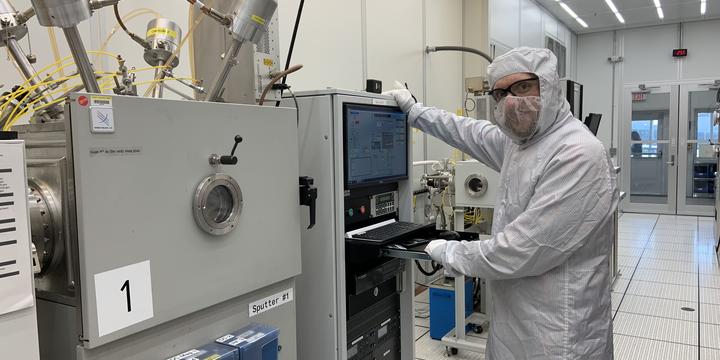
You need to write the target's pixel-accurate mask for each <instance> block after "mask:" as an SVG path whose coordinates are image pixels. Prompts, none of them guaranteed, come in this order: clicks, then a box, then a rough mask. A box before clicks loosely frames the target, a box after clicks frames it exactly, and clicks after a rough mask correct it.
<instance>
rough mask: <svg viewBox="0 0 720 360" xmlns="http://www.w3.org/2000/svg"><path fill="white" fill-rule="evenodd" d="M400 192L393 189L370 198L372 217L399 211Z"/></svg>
mask: <svg viewBox="0 0 720 360" xmlns="http://www.w3.org/2000/svg"><path fill="white" fill-rule="evenodd" d="M397 198H398V192H397V191H391V192H387V193H384V194H378V195H373V196H372V197H371V198H370V209H371V211H370V215H371V216H372V217H377V216H383V215H387V214H392V213H395V212H396V211H397V206H398V205H397V204H398V201H397Z"/></svg>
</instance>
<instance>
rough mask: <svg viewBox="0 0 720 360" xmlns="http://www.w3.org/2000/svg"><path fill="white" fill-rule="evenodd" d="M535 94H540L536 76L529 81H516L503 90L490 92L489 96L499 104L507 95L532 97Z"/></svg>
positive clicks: (538, 81)
mask: <svg viewBox="0 0 720 360" xmlns="http://www.w3.org/2000/svg"><path fill="white" fill-rule="evenodd" d="M537 94H540V80H539V78H538V77H537V76H534V77H532V78H530V79H525V80H520V81H516V82H514V83H512V84H510V86H508V87H506V88H504V89H493V90H490V95H491V96H492V97H493V99H495V101H496V102H499V101H500V100H502V99H504V98H505V97H506V96H508V95H513V96H532V95H537Z"/></svg>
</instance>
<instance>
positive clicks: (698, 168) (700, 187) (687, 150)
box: [677, 84, 718, 216]
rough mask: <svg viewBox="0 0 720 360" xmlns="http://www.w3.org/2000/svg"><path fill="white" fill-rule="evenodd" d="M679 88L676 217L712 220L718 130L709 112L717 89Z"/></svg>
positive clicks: (710, 85)
mask: <svg viewBox="0 0 720 360" xmlns="http://www.w3.org/2000/svg"><path fill="white" fill-rule="evenodd" d="M711 87H712V84H698V85H681V86H680V116H679V122H680V126H679V138H678V144H679V146H678V152H679V153H678V160H679V161H678V191H677V193H678V194H677V196H678V199H677V207H678V208H677V213H678V214H682V215H708V216H712V215H713V212H714V204H715V172H716V171H717V157H716V156H715V151H714V146H713V144H715V143H717V142H718V126H717V125H715V121H714V118H713V111H714V109H715V102H716V101H717V100H716V98H717V94H718V88H717V87H715V88H711Z"/></svg>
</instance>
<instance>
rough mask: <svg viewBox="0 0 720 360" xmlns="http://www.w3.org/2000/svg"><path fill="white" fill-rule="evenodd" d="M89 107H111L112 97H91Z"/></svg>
mask: <svg viewBox="0 0 720 360" xmlns="http://www.w3.org/2000/svg"><path fill="white" fill-rule="evenodd" d="M90 106H106V107H112V96H101V95H93V96H91V97H90Z"/></svg>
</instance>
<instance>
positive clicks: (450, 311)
mask: <svg viewBox="0 0 720 360" xmlns="http://www.w3.org/2000/svg"><path fill="white" fill-rule="evenodd" d="M438 281H443V280H442V279H441V280H438ZM438 281H436V282H434V283H433V285H431V286H430V337H431V338H433V339H435V340H441V339H442V338H443V336H445V335H447V333H448V332H449V331H450V330H452V329H453V328H455V290H454V289H453V288H452V287H445V286H442V285H440V286H436V285H434V284H435V283H437V282H438ZM472 311H473V283H472V279H467V280H466V281H465V317H468V316H470V314H472ZM469 329H470V327H469V326H468V327H467V328H466V329H465V331H468V330H469Z"/></svg>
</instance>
